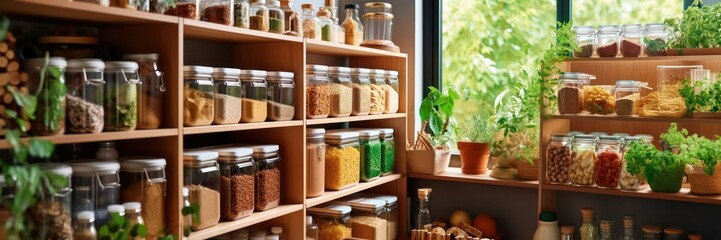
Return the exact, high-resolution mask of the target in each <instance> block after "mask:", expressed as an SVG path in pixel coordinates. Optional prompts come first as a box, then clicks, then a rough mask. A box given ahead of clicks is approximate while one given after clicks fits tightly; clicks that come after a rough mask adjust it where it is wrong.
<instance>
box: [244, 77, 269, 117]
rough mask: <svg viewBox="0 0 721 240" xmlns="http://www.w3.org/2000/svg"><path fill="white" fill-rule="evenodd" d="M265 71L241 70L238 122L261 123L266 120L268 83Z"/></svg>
mask: <svg viewBox="0 0 721 240" xmlns="http://www.w3.org/2000/svg"><path fill="white" fill-rule="evenodd" d="M266 76H267V72H266V71H261V70H243V71H241V74H240V86H241V87H242V89H243V99H242V100H241V102H242V105H243V106H242V107H241V110H242V113H241V117H240V122H243V123H254V122H263V121H265V120H266V118H268V102H267V101H268V83H267V82H266V81H265V79H266Z"/></svg>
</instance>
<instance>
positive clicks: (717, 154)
mask: <svg viewBox="0 0 721 240" xmlns="http://www.w3.org/2000/svg"><path fill="white" fill-rule="evenodd" d="M716 138H717V139H716V140H715V141H712V140H710V139H708V138H705V137H699V136H698V135H696V134H694V135H693V136H690V137H688V139H687V140H686V141H685V142H684V144H682V145H681V155H682V156H683V157H684V158H686V160H687V162H689V164H691V165H693V166H699V167H703V169H704V172H706V174H708V175H709V176H713V175H714V173H715V170H716V169H715V167H716V165H717V164H718V163H719V162H720V161H721V139H718V137H716Z"/></svg>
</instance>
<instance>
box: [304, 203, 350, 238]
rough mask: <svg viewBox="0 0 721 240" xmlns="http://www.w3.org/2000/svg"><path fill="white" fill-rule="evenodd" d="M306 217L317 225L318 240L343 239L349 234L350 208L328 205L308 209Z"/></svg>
mask: <svg viewBox="0 0 721 240" xmlns="http://www.w3.org/2000/svg"><path fill="white" fill-rule="evenodd" d="M307 211H308V215H310V216H312V217H313V219H314V220H315V222H317V224H318V239H344V238H349V237H351V236H352V234H351V231H352V230H351V217H350V212H351V207H350V206H345V205H330V206H326V207H322V208H321V207H313V208H309V209H308V210H307Z"/></svg>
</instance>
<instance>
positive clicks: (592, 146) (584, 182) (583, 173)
mask: <svg viewBox="0 0 721 240" xmlns="http://www.w3.org/2000/svg"><path fill="white" fill-rule="evenodd" d="M572 149H573V152H572V153H571V165H570V166H568V176H569V178H570V180H571V184H573V185H575V186H593V169H594V163H595V162H596V137H595V136H592V135H578V136H576V137H574V140H573V148H572Z"/></svg>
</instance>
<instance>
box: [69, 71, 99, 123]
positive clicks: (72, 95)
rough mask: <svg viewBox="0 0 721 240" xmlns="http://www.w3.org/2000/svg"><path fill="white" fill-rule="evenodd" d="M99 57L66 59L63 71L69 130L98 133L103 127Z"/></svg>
mask: <svg viewBox="0 0 721 240" xmlns="http://www.w3.org/2000/svg"><path fill="white" fill-rule="evenodd" d="M104 68H105V63H103V61H101V60H100V59H73V60H69V61H68V68H67V71H66V73H65V78H66V81H65V86H66V87H67V90H68V92H67V96H66V97H65V101H66V108H67V109H66V110H67V119H68V124H67V127H68V132H71V133H99V132H101V131H103V122H104V114H103V113H104V110H103V85H104V84H105V81H103V69H104Z"/></svg>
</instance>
